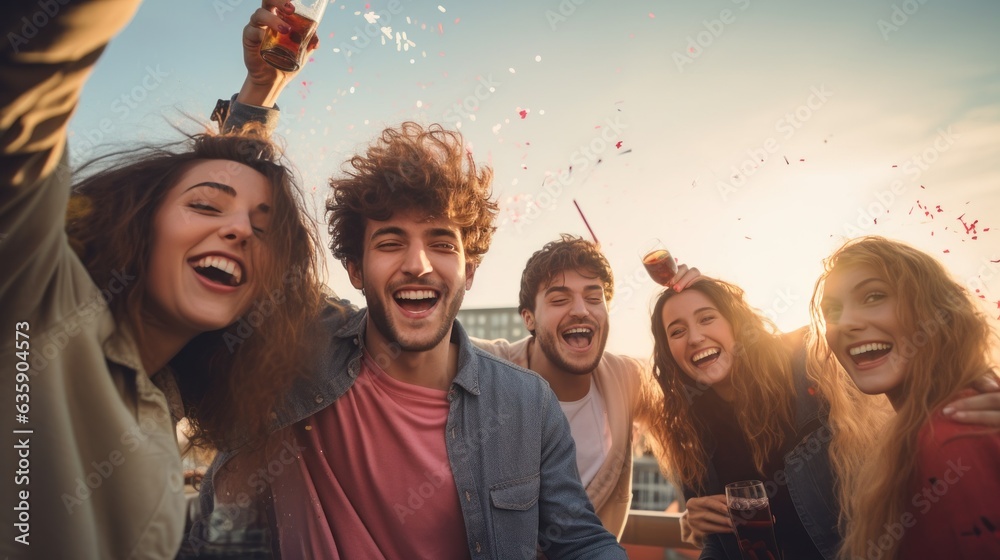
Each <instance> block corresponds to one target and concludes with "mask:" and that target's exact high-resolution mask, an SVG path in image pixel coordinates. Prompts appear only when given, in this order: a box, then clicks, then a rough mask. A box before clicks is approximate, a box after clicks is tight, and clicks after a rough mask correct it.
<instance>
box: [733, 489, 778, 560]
mask: <svg viewBox="0 0 1000 560" xmlns="http://www.w3.org/2000/svg"><path fill="white" fill-rule="evenodd" d="M726 502H727V503H728V504H729V517H731V518H732V520H733V527H734V528H735V529H736V540H738V541H739V543H740V553H741V554H742V555H743V560H781V558H782V557H781V551H780V550H779V549H778V542H777V540H776V539H775V538H774V520H773V519H772V518H771V505H770V503H769V502H768V500H767V491H765V490H764V483H763V482H761V481H759V480H744V481H741V482H733V483H731V484H727V485H726Z"/></svg>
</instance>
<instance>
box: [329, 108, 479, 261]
mask: <svg viewBox="0 0 1000 560" xmlns="http://www.w3.org/2000/svg"><path fill="white" fill-rule="evenodd" d="M344 166H345V170H344V171H345V173H346V174H347V177H345V178H341V179H330V187H331V188H332V189H333V192H332V193H331V195H330V197H329V199H328V200H327V203H326V211H327V221H328V224H329V233H330V238H331V239H330V249H331V251H333V256H334V257H336V258H337V259H339V260H340V262H341V263H343V264H344V266H345V267H347V264H348V263H354V264H356V265H360V264H361V258H362V255H363V251H364V234H365V225H366V221H367V220H379V221H382V220H388V219H389V218H390V217H392V215H393V214H394V213H396V212H398V211H400V210H418V211H421V212H426V213H427V215H428V216H433V217H440V218H445V219H447V220H449V221H451V222H453V223H454V224H455V225H456V226H458V228H459V230H460V232H461V235H462V244H463V246H464V248H465V256H466V259H467V260H468V261H469V262H471V263H472V264H474V265H478V264H479V263H480V262H481V260H482V257H483V255H484V254H485V253H486V251H488V250H489V248H490V241H491V240H492V239H493V232H495V231H496V227H494V225H493V223H494V221H495V219H496V215H497V212H498V211H499V206H498V205H497V203H496V201H494V200H491V196H492V189H491V184H492V182H493V170H492V169H491V168H490V167H488V166H485V165H480V166H479V167H478V168H477V166H476V163H475V161H474V160H473V158H472V154H471V153H470V152H469V151H468V150H467V149H466V148H465V141H464V140H463V139H462V135H461V134H459V133H457V132H453V131H450V130H445V129H444V128H443V127H442V126H441V125H438V124H432V125H430V126H428V127H427V128H424V127H423V126H421V125H419V124H417V123H415V122H404V123H403V124H401V125H400V126H399V127H398V128H387V129H385V130H383V131H382V134H381V135H380V136H379V137H378V139H377V140H376V141H375V142H373V143H372V144H371V145H370V146H369V147H368V149H367V151H366V152H365V154H364V155H355V156H354V157H352V158H351V159H350V160H348V161H347V162H346V163H345V164H344Z"/></svg>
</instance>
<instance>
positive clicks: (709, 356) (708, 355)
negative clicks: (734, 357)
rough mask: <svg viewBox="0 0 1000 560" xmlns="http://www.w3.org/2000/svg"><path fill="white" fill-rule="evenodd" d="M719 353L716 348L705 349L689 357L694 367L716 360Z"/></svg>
mask: <svg viewBox="0 0 1000 560" xmlns="http://www.w3.org/2000/svg"><path fill="white" fill-rule="evenodd" d="M719 352H720V351H719V349H718V348H706V349H704V350H702V351H701V352H698V353H697V354H695V355H694V356H691V363H693V364H694V365H696V366H701V365H704V364H707V363H709V362H712V361H714V360H716V359H718V357H719Z"/></svg>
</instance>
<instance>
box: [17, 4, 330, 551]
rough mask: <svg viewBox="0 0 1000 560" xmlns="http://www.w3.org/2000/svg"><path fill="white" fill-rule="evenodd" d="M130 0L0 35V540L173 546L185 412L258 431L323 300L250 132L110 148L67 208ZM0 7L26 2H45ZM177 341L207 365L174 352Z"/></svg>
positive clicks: (212, 439) (201, 427) (65, 13)
mask: <svg viewBox="0 0 1000 560" xmlns="http://www.w3.org/2000/svg"><path fill="white" fill-rule="evenodd" d="M135 6H136V2H133V1H128V0H104V1H101V2H96V1H92V2H76V3H71V4H68V5H65V6H63V7H62V10H61V11H60V13H59V14H57V15H56V16H53V18H54V21H53V22H52V23H51V24H50V25H47V26H45V27H43V28H40V29H39V32H38V35H37V36H36V37H34V38H33V39H32V40H31V41H29V42H27V43H26V44H22V45H18V46H16V47H14V46H11V47H10V48H7V47H4V48H3V51H2V52H0V81H2V83H3V84H4V87H3V88H0V126H2V129H0V176H2V181H0V234H2V237H0V262H2V263H3V266H4V273H3V275H2V276H0V324H2V325H3V326H4V328H5V329H9V331H8V332H9V334H10V336H8V337H6V339H5V340H4V341H3V342H2V343H0V344H2V346H0V363H2V364H4V367H10V368H16V370H17V374H16V378H15V379H13V380H11V379H8V381H14V382H13V383H4V384H3V387H4V388H3V395H2V400H3V401H4V402H8V403H16V406H17V407H18V411H19V414H22V416H21V417H20V418H19V421H20V422H21V423H20V424H17V425H14V426H13V428H14V429H16V430H23V432H21V434H18V435H19V437H23V439H22V440H21V442H22V443H23V445H22V448H23V449H25V450H30V451H28V452H25V453H22V454H21V458H22V459H24V461H25V462H26V464H28V465H29V466H30V468H29V467H27V466H26V467H25V468H24V469H23V471H24V472H23V476H16V477H15V476H11V477H5V480H6V482H5V483H4V484H3V485H2V486H0V492H2V495H0V501H2V502H3V503H4V504H7V506H6V507H5V508H4V513H3V514H0V524H2V525H3V527H5V535H10V533H9V531H10V530H11V529H14V530H15V534H14V535H10V536H9V538H5V539H4V541H3V544H2V545H0V555H3V556H10V557H18V558H22V557H26V556H27V557H33V558H46V559H48V558H173V557H174V555H175V554H176V552H177V550H178V548H179V546H180V542H181V538H182V533H183V528H184V520H185V500H184V492H183V483H182V470H181V459H180V455H179V452H178V446H177V440H176V436H175V424H176V422H177V420H178V419H179V418H180V417H182V416H185V415H186V416H188V417H189V418H190V419H191V420H193V425H194V427H195V439H196V440H198V441H201V442H203V443H209V444H214V445H217V446H236V445H239V444H240V443H243V442H246V441H247V440H249V439H252V438H254V437H255V436H258V435H261V434H262V433H264V432H265V428H266V426H265V423H266V421H267V418H268V411H269V410H271V409H272V408H273V406H274V402H275V399H276V396H277V395H278V394H279V393H280V391H281V390H282V388H283V386H284V385H286V384H287V383H288V382H289V380H290V379H291V378H292V376H293V375H294V373H295V372H296V371H297V370H298V369H299V364H298V357H299V356H300V355H301V353H300V352H299V349H300V348H301V347H302V345H303V343H304V338H305V333H306V330H305V329H306V327H307V325H308V322H309V320H310V318H311V317H312V314H313V313H314V312H315V309H316V308H317V301H318V300H319V288H318V286H319V283H318V281H317V279H316V274H317V272H316V271H317V267H316V264H315V258H316V254H317V253H316V243H315V239H316V237H315V233H314V231H313V229H312V228H311V226H310V225H309V223H308V222H307V221H306V220H305V219H304V218H303V213H302V212H301V202H300V198H299V195H298V191H297V188H296V186H295V184H294V182H293V179H292V176H291V174H290V172H289V170H288V169H287V168H286V167H285V166H284V165H283V164H282V162H281V156H280V153H279V151H278V150H277V149H276V148H275V147H274V146H273V145H272V144H271V143H269V142H268V141H267V140H265V139H263V138H262V137H254V136H240V135H222V136H210V135H195V136H193V137H190V138H189V139H188V140H187V141H186V142H182V143H179V144H175V145H172V146H167V147H160V148H148V149H140V150H135V151H131V152H129V153H127V154H123V155H122V156H121V157H120V158H117V159H115V158H112V159H105V160H103V161H102V162H100V163H99V165H98V167H100V168H101V170H100V171H98V172H96V173H94V174H92V175H90V176H89V177H88V178H87V179H85V180H84V181H82V182H81V183H80V184H79V185H77V186H76V187H75V191H74V194H73V197H72V201H73V202H72V204H70V205H69V206H70V212H69V217H68V219H67V218H66V216H67V204H68V201H69V200H70V191H71V188H70V175H69V172H68V170H67V167H68V163H67V162H68V157H67V154H66V136H67V134H66V129H67V124H68V121H69V119H70V117H71V115H72V113H73V111H74V109H75V107H76V104H77V101H78V97H79V94H80V90H81V89H82V87H83V83H84V81H85V78H86V76H87V75H88V74H89V72H90V70H91V69H92V66H93V64H94V63H95V62H96V60H97V59H98V57H99V56H100V54H101V52H102V51H103V49H104V47H105V45H106V43H107V42H108V40H109V39H110V38H111V36H112V35H113V34H114V33H115V32H116V31H117V30H118V29H120V28H121V27H122V26H123V25H124V24H125V22H126V21H127V19H128V18H129V17H130V16H131V14H132V13H133V12H134V10H135ZM5 9H6V10H9V11H10V12H11V13H13V15H11V16H10V18H9V21H20V19H18V16H19V15H21V14H22V13H23V14H27V15H30V14H31V11H32V10H37V5H36V3H35V2H20V3H15V4H14V5H13V6H5ZM8 15H10V14H8ZM64 225H65V228H64ZM74 249H75V250H74ZM179 356H183V357H185V358H186V362H187V363H199V364H200V365H201V366H202V367H199V368H198V371H202V372H207V373H205V374H204V377H196V376H194V375H193V374H192V372H193V370H187V369H178V368H176V367H172V365H171V363H172V360H177V358H178V357H179ZM173 363H174V365H176V362H173ZM15 364H16V366H15ZM21 364H24V365H23V366H22V365H21ZM8 429H10V426H8ZM22 434H23V435H22ZM21 502H23V503H24V504H27V505H26V506H25V507H24V508H21V510H20V511H18V510H17V508H14V507H12V506H11V504H19V503H21Z"/></svg>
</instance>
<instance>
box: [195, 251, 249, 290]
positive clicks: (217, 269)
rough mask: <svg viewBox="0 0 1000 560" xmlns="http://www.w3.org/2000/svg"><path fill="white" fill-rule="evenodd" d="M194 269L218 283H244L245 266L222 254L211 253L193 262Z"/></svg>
mask: <svg viewBox="0 0 1000 560" xmlns="http://www.w3.org/2000/svg"><path fill="white" fill-rule="evenodd" d="M191 265H192V266H194V271H195V272H196V273H198V275H199V276H203V277H205V278H207V279H208V280H210V281H212V282H215V283H216V284H222V285H223V286H239V285H240V284H242V283H243V267H242V266H240V263H238V262H236V261H234V260H232V259H229V258H226V257H223V256H220V255H209V256H207V257H202V258H200V259H198V260H196V261H193V262H192V263H191Z"/></svg>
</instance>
